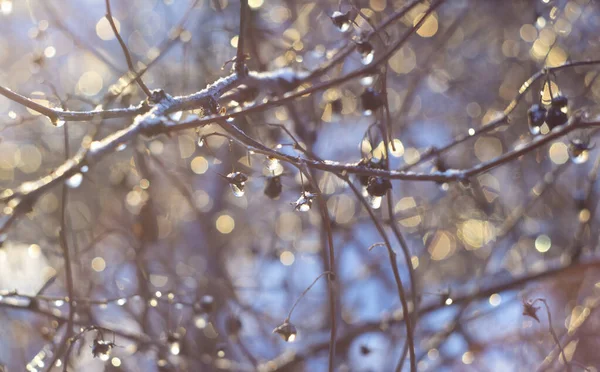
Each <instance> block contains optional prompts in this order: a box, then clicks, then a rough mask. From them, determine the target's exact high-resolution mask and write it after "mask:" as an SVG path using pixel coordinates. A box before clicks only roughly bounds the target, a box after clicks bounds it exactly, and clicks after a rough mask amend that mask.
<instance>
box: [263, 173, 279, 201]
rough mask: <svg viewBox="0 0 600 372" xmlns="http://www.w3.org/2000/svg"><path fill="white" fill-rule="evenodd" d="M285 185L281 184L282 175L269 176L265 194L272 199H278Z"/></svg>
mask: <svg viewBox="0 0 600 372" xmlns="http://www.w3.org/2000/svg"><path fill="white" fill-rule="evenodd" d="M282 190H283V186H282V185H281V177H280V176H272V177H267V183H266V184H265V191H264V192H265V195H266V196H268V197H269V198H271V199H277V198H279V196H280V195H281V191H282Z"/></svg>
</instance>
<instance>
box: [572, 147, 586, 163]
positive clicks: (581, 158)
mask: <svg viewBox="0 0 600 372" xmlns="http://www.w3.org/2000/svg"><path fill="white" fill-rule="evenodd" d="M589 157H590V153H589V151H588V150H583V151H580V152H579V153H578V154H577V155H575V154H571V161H572V162H573V163H575V164H583V163H585V162H586V161H588V159H589Z"/></svg>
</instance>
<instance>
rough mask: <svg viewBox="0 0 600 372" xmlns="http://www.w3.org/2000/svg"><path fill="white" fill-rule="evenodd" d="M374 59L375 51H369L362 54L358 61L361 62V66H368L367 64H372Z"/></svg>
mask: <svg viewBox="0 0 600 372" xmlns="http://www.w3.org/2000/svg"><path fill="white" fill-rule="evenodd" d="M374 57H375V51H373V50H372V51H371V52H369V53H366V54H363V55H362V57H361V58H360V61H361V62H362V64H363V65H368V64H369V63H371V62H373V58H374Z"/></svg>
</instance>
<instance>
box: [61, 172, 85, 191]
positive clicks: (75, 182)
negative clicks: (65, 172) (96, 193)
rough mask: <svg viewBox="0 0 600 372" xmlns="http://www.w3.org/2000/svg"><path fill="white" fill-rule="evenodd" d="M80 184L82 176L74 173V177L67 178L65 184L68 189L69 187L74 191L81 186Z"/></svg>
mask: <svg viewBox="0 0 600 372" xmlns="http://www.w3.org/2000/svg"><path fill="white" fill-rule="evenodd" d="M82 182H83V174H81V173H75V174H74V175H72V176H71V177H69V179H67V181H66V182H65V183H66V185H67V186H68V187H70V188H72V189H76V188H78V187H79V186H81V183H82Z"/></svg>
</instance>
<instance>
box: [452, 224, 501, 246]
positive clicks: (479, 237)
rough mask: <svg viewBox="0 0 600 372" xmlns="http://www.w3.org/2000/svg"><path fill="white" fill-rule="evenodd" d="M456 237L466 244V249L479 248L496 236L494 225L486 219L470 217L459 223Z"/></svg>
mask: <svg viewBox="0 0 600 372" xmlns="http://www.w3.org/2000/svg"><path fill="white" fill-rule="evenodd" d="M457 234H458V237H459V238H460V239H461V240H462V241H463V242H464V243H465V244H466V246H465V248H466V249H467V250H475V249H479V248H481V247H482V246H483V245H484V244H487V243H489V242H491V241H492V240H494V239H495V238H496V232H495V228H494V225H492V224H491V223H490V222H488V221H483V220H476V219H470V220H467V221H465V222H463V223H462V224H460V225H459V228H458V230H457Z"/></svg>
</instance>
